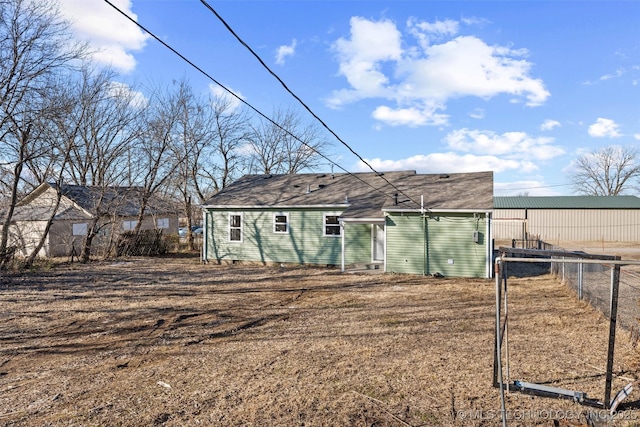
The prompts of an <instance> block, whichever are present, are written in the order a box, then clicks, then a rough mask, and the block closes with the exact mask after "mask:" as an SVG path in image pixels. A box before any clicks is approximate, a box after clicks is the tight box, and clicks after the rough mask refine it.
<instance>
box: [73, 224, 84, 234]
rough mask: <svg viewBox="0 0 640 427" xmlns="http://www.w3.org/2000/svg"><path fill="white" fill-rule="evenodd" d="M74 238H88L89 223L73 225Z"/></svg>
mask: <svg viewBox="0 0 640 427" xmlns="http://www.w3.org/2000/svg"><path fill="white" fill-rule="evenodd" d="M72 233H73V235H74V236H86V235H87V223H86V222H81V223H78V224H73V231H72Z"/></svg>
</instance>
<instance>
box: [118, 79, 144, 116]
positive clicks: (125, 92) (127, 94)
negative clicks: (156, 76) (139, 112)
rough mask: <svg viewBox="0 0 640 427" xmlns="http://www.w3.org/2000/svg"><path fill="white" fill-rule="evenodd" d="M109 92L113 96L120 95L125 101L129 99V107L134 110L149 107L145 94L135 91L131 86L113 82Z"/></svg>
mask: <svg viewBox="0 0 640 427" xmlns="http://www.w3.org/2000/svg"><path fill="white" fill-rule="evenodd" d="M109 91H110V92H111V94H112V95H118V96H120V97H122V98H123V99H129V105H131V106H132V107H134V108H140V109H142V108H145V107H146V106H147V105H149V99H148V98H147V97H146V96H145V94H143V93H142V92H139V91H137V90H133V89H132V88H131V86H129V85H128V84H126V83H120V82H114V81H112V82H110V88H109Z"/></svg>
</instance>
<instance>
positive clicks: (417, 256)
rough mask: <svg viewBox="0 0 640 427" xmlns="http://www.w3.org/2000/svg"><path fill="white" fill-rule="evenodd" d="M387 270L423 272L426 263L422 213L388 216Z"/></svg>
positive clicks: (391, 271)
mask: <svg viewBox="0 0 640 427" xmlns="http://www.w3.org/2000/svg"><path fill="white" fill-rule="evenodd" d="M386 228H387V250H386V256H387V266H386V268H387V272H390V273H410V274H422V273H423V271H424V268H425V263H424V259H425V258H424V254H425V247H424V226H423V220H422V217H421V216H420V215H393V214H392V215H389V216H388V217H387V223H386Z"/></svg>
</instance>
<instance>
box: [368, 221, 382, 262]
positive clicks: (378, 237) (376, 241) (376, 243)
mask: <svg viewBox="0 0 640 427" xmlns="http://www.w3.org/2000/svg"><path fill="white" fill-rule="evenodd" d="M371 234H372V236H373V260H372V261H384V225H377V224H376V225H374V226H373V229H372V230H371Z"/></svg>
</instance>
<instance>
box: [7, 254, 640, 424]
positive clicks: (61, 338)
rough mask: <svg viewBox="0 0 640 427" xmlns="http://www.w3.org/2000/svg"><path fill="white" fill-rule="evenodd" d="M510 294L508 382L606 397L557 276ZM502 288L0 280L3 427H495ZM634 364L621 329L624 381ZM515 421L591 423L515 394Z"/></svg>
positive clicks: (140, 272) (100, 271) (553, 404)
mask: <svg viewBox="0 0 640 427" xmlns="http://www.w3.org/2000/svg"><path fill="white" fill-rule="evenodd" d="M509 286H510V291H509V298H510V308H509V309H510V316H511V323H510V331H509V340H510V362H511V363H510V366H511V379H515V378H520V379H523V380H527V381H534V382H545V383H548V384H551V385H555V386H561V387H566V388H571V389H574V390H581V391H587V392H588V394H589V396H590V397H594V398H600V399H602V397H603V390H604V376H603V375H602V372H603V369H604V367H605V362H606V343H607V334H608V327H609V324H608V321H607V320H606V319H604V318H603V317H602V316H601V315H600V314H599V313H598V312H597V311H595V310H594V309H592V308H591V307H590V306H588V305H586V304H584V303H581V302H579V301H577V300H576V298H575V297H574V296H573V294H572V292H571V291H570V290H568V289H566V288H565V287H563V286H562V285H560V284H558V282H557V281H556V280H554V279H553V278H552V277H550V276H537V277H532V278H522V279H518V278H512V279H510V281H509ZM494 287H495V285H494V282H493V281H491V280H471V279H465V280H461V279H447V278H445V279H434V278H431V277H417V276H409V275H357V274H353V275H352V274H340V273H339V272H338V271H337V270H335V269H320V268H305V267H295V268H294V267H290V268H272V267H250V266H227V267H222V266H213V265H207V266H202V265H199V264H198V262H197V261H196V260H194V259H159V260H148V259H135V260H130V261H128V262H119V263H102V264H92V265H88V266H85V265H70V266H60V267H57V268H54V269H51V270H49V271H43V272H36V273H28V274H26V273H25V274H22V275H10V276H4V277H2V278H0V289H1V292H0V306H1V307H2V311H1V312H0V345H1V347H0V425H7V426H37V425H56V426H57V425H83V426H92V425H110V426H118V425H120V426H138V425H167V426H178V425H180V426H183V425H254V426H265V425H286V426H288V425H326V426H329V425H331V426H350V425H355V426H373V425H375V426H384V425H389V426H402V425H412V426H418V425H426V426H435V425H445V426H446V425H461V426H462V425H465V426H466V425H495V424H498V420H499V409H500V399H499V394H498V391H497V390H496V389H494V388H492V369H493V331H494V327H495V326H494V322H495V320H494V319H495V293H494ZM638 358H639V355H638V353H637V351H636V350H634V349H633V348H632V346H631V344H630V341H629V339H628V336H627V333H626V332H624V331H621V332H620V334H619V336H618V341H617V347H616V365H615V370H616V373H618V374H620V375H622V376H623V377H630V378H635V377H636V375H637V372H636V371H637V369H638V368H639V367H640V364H639V362H638ZM626 382H627V380H626V379H620V378H617V379H616V380H615V381H614V389H615V390H618V389H620V388H621V387H622V386H623V385H624V384H626ZM639 400H640V392H638V391H634V393H633V394H632V395H631V396H630V398H629V399H628V401H631V402H635V403H634V404H632V406H631V408H628V409H627V410H626V411H624V413H623V414H622V415H623V416H624V417H625V418H627V419H640V409H638V408H639V407H640V404H638V401H639ZM634 408H636V409H634ZM507 409H508V410H509V411H510V414H514V415H516V416H518V417H525V418H526V419H525V420H524V421H522V420H516V421H514V422H512V423H510V425H532V424H536V423H537V424H542V425H553V423H552V422H551V420H550V417H549V414H553V413H555V414H563V413H567V414H568V413H569V412H557V411H573V412H571V413H572V414H580V413H586V412H587V411H589V408H586V407H583V406H579V405H577V404H574V403H572V402H570V401H565V400H555V399H545V398H539V397H535V398H533V397H530V396H525V395H522V394H518V393H511V394H509V395H508V396H507ZM473 411H478V412H473ZM545 411H552V412H545ZM454 414H457V416H454ZM469 417H471V418H469ZM531 417H533V418H534V419H531ZM577 420H578V416H577V415H576V419H575V421H577ZM623 425H624V424H623Z"/></svg>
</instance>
